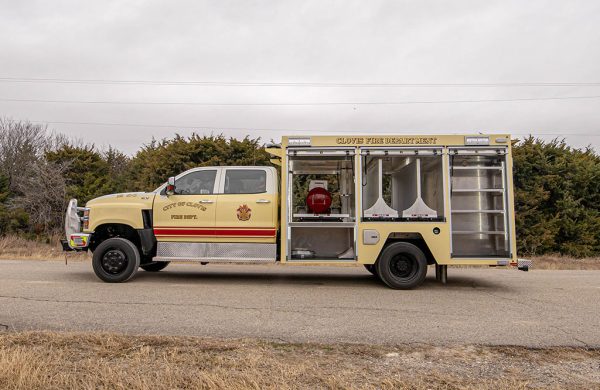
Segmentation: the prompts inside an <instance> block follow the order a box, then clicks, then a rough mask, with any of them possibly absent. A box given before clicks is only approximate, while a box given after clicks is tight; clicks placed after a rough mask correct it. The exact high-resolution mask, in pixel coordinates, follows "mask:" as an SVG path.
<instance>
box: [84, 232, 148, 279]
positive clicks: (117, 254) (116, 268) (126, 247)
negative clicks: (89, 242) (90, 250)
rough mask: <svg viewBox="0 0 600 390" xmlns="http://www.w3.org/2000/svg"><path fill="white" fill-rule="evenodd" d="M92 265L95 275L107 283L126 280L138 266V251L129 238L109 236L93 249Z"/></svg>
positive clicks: (134, 272)
mask: <svg viewBox="0 0 600 390" xmlns="http://www.w3.org/2000/svg"><path fill="white" fill-rule="evenodd" d="M92 267H93V268H94V273H95V274H96V276H97V277H99V278H100V279H101V280H103V281H105V282H107V283H121V282H126V281H128V280H129V279H131V278H132V277H133V276H134V275H135V274H136V273H137V270H138V268H139V267H140V252H139V251H138V248H137V247H136V246H135V245H134V244H133V243H132V242H131V241H129V240H126V239H124V238H109V239H108V240H106V241H103V242H102V243H101V244H100V245H98V247H97V248H96V250H95V251H94V256H93V257H92Z"/></svg>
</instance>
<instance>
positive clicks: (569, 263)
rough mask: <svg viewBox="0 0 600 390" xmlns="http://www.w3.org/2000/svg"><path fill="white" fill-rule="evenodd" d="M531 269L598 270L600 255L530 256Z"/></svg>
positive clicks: (599, 268)
mask: <svg viewBox="0 0 600 390" xmlns="http://www.w3.org/2000/svg"><path fill="white" fill-rule="evenodd" d="M531 259H532V260H533V269H545V270H600V257H586V258H582V259H576V258H574V257H569V256H562V255H545V256H535V257H531Z"/></svg>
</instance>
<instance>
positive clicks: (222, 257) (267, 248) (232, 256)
mask: <svg viewBox="0 0 600 390" xmlns="http://www.w3.org/2000/svg"><path fill="white" fill-rule="evenodd" d="M276 255H277V245H276V244H252V243H220V242H219V243H217V242H159V243H158V247H157V251H156V258H155V259H154V260H155V261H160V260H177V261H186V260H187V261H212V262H216V261H223V262H231V261H234V262H272V261H275V257H276Z"/></svg>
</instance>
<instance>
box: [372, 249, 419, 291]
mask: <svg viewBox="0 0 600 390" xmlns="http://www.w3.org/2000/svg"><path fill="white" fill-rule="evenodd" d="M375 267H376V271H377V275H378V276H379V278H380V279H381V280H382V281H383V282H384V283H385V284H386V285H388V287H391V288H393V289H398V290H409V289H412V288H415V287H418V286H420V285H421V283H423V281H424V280H425V277H426V276H427V259H426V258H425V254H424V253H423V251H421V250H420V249H419V248H418V247H417V246H415V245H413V244H410V243H408V242H396V243H394V244H391V245H389V246H387V247H386V248H385V249H384V250H383V252H382V253H381V256H380V257H379V260H377V263H376V264H375Z"/></svg>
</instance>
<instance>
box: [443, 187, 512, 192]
mask: <svg viewBox="0 0 600 390" xmlns="http://www.w3.org/2000/svg"><path fill="white" fill-rule="evenodd" d="M452 192H504V188H479V189H476V188H453V189H452Z"/></svg>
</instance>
